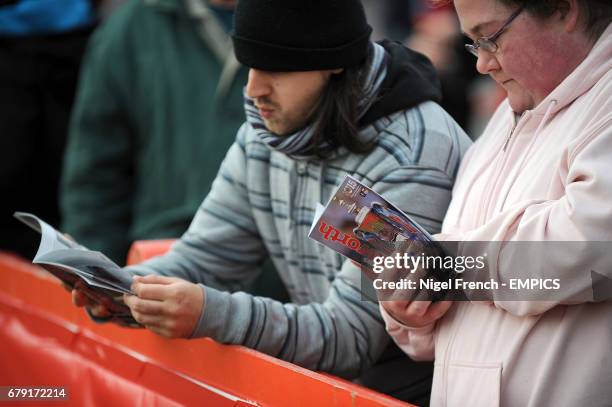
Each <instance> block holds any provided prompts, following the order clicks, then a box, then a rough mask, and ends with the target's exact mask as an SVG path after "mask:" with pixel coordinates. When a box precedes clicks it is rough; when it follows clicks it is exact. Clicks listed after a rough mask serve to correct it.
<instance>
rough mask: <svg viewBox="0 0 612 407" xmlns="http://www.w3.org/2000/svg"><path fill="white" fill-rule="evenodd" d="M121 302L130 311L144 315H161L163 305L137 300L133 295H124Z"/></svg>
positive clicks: (152, 301)
mask: <svg viewBox="0 0 612 407" xmlns="http://www.w3.org/2000/svg"><path fill="white" fill-rule="evenodd" d="M123 302H125V304H126V305H127V306H128V307H130V309H131V310H132V311H135V312H138V313H139V314H146V315H163V314H164V305H163V302H161V301H156V300H146V299H142V298H138V297H136V296H134V295H127V294H126V295H124V297H123Z"/></svg>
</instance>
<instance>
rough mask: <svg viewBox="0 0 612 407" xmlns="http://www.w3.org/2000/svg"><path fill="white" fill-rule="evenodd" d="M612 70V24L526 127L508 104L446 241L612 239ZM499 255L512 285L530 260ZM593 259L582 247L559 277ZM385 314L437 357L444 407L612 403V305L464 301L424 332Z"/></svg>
mask: <svg viewBox="0 0 612 407" xmlns="http://www.w3.org/2000/svg"><path fill="white" fill-rule="evenodd" d="M611 68H612V25H611V26H608V28H607V29H606V31H605V32H604V34H603V35H602V36H601V37H600V38H599V40H598V42H597V43H596V44H595V46H594V48H593V49H592V50H591V52H590V53H589V55H588V56H587V58H586V59H585V60H584V61H583V62H582V63H581V64H580V65H579V66H578V67H577V68H576V69H575V70H574V71H573V72H572V73H571V74H570V75H569V76H568V77H567V78H566V79H565V80H564V81H563V82H562V83H561V84H560V85H559V86H558V87H557V88H556V89H555V90H554V91H553V92H552V93H551V94H550V95H548V97H546V98H545V99H544V100H543V101H542V102H541V103H540V104H539V105H538V106H537V107H536V108H534V109H533V110H530V111H527V112H525V113H524V114H523V115H522V116H521V117H520V118H518V119H516V118H515V115H514V113H513V112H512V110H511V108H510V106H509V104H508V102H507V101H505V102H503V103H502V105H501V106H500V107H499V109H498V110H497V112H496V113H495V115H494V116H493V118H492V119H491V121H490V123H489V125H488V127H487V128H486V129H485V132H484V134H483V136H482V137H481V138H480V139H479V140H478V142H477V143H476V144H475V145H474V146H473V147H472V149H471V150H470V151H469V152H468V154H467V156H466V157H465V159H464V161H463V164H462V167H461V169H460V173H459V176H458V180H457V183H456V185H455V188H454V191H453V200H452V202H451V205H450V208H449V211H448V213H447V216H446V219H445V221H444V225H443V229H442V232H443V235H442V236H441V237H443V238H446V239H450V240H458V241H568V240H577V241H578V240H582V241H612V69H611ZM504 147H505V148H504ZM488 255H493V256H499V270H497V274H496V276H495V277H496V278H497V279H498V280H501V281H503V280H504V279H505V278H508V277H509V276H512V274H513V272H512V271H513V270H517V267H521V265H522V264H524V261H525V259H521V258H520V256H504V253H503V252H499V253H488ZM605 257H606V258H605V259H603V260H604V264H603V266H604V267H607V270H608V271H610V270H612V253H609V254H608V255H607V256H605ZM601 260H602V259H598V261H599V263H598V267H601V266H602V264H601ZM592 261H594V259H591V258H589V257H588V256H587V255H584V254H582V252H579V251H576V252H575V253H571V256H568V259H567V261H566V262H565V263H560V264H558V267H557V268H558V270H557V272H558V273H559V275H561V276H563V277H564V278H571V277H572V272H575V270H576V268H575V265H576V264H581V265H586V266H587V267H588V266H589V264H590V262H592ZM382 313H383V317H384V318H385V321H386V323H387V329H388V331H389V333H390V334H391V336H392V337H393V339H394V340H395V342H396V343H397V344H398V345H399V346H400V347H401V348H402V349H403V350H404V351H405V352H406V353H407V354H408V355H409V356H411V357H412V358H414V359H417V360H431V359H435V371H434V383H433V389H432V400H431V405H432V406H471V407H474V406H483V407H492V406H498V405H501V406H521V407H522V406H608V407H610V406H612V303H611V302H600V303H595V302H583V303H581V304H575V305H567V303H566V302H564V301H563V299H559V301H555V302H551V301H549V302H527V301H515V302H508V301H506V302H503V301H493V302H491V303H478V302H457V303H455V304H454V305H453V306H452V308H451V309H450V311H449V312H448V313H447V314H446V315H445V316H444V317H443V318H442V319H441V320H439V321H438V322H437V323H436V324H433V325H431V326H427V327H424V328H420V329H414V328H410V327H406V326H404V325H402V324H399V323H397V322H396V321H395V320H393V319H391V318H390V317H389V315H388V314H386V313H385V312H384V310H383V311H382Z"/></svg>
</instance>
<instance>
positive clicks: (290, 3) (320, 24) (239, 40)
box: [232, 0, 372, 72]
mask: <svg viewBox="0 0 612 407" xmlns="http://www.w3.org/2000/svg"><path fill="white" fill-rule="evenodd" d="M371 32H372V28H371V27H370V26H369V25H368V23H367V21H366V17H365V12H364V10H363V6H362V5H361V2H360V0H238V4H237V6H236V11H235V14H234V32H233V33H232V39H233V40H234V51H235V53H236V58H237V59H238V61H240V62H241V63H242V64H243V65H245V66H247V67H249V68H255V69H260V70H263V71H273V72H288V71H318V70H324V69H335V68H346V67H349V66H354V65H358V64H359V63H360V62H361V61H363V60H364V58H365V57H366V55H367V50H368V44H369V41H370V34H371Z"/></svg>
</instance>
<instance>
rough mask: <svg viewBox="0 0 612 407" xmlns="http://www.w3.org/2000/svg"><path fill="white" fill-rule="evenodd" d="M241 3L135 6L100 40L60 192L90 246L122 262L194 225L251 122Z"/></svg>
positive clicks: (73, 226) (174, 1) (83, 87)
mask: <svg viewBox="0 0 612 407" xmlns="http://www.w3.org/2000/svg"><path fill="white" fill-rule="evenodd" d="M218 3H222V4H221V5H217V4H218ZM233 3H235V2H227V1H225V2H223V1H219V0H216V1H215V0H212V1H211V3H210V4H207V2H205V1H204V0H164V1H161V0H153V1H143V0H128V1H127V2H126V3H125V4H124V5H122V6H121V7H120V8H119V9H118V10H116V11H115V13H114V14H113V15H112V16H111V17H110V18H109V19H108V20H107V21H106V22H105V24H104V25H103V26H102V27H100V29H99V30H97V31H96V32H95V34H94V35H93V36H92V40H91V43H90V44H89V47H88V50H87V53H86V57H85V60H84V63H83V69H82V72H81V79H80V83H79V89H78V94H77V99H76V102H75V107H74V112H73V116H72V121H71V125H70V136H69V143H68V146H67V150H66V157H65V167H64V173H63V180H62V190H61V192H62V195H61V204H62V214H63V219H64V221H63V229H64V230H65V231H66V232H68V233H69V234H70V235H72V236H73V237H74V238H75V239H76V240H78V241H79V242H80V243H82V244H84V245H85V246H88V247H90V248H92V249H95V250H100V251H102V252H104V253H105V254H106V255H108V256H109V257H111V258H112V259H113V260H115V261H116V262H118V263H120V264H123V263H124V262H125V258H126V254H127V251H128V248H129V246H130V244H131V243H132V242H133V241H134V240H139V239H154V238H172V237H178V236H180V235H181V234H182V233H183V232H184V231H185V229H187V226H189V222H190V220H191V218H192V216H193V213H195V211H196V209H197V207H198V206H199V203H200V202H201V201H202V199H203V197H204V196H206V194H207V193H208V189H209V188H210V184H211V182H212V179H213V177H214V175H215V174H216V172H217V169H218V167H219V165H220V163H221V159H222V158H223V156H224V155H225V152H226V150H227V149H228V147H229V146H230V144H231V143H232V141H233V139H234V136H235V133H236V130H237V129H238V127H239V126H240V124H241V123H242V122H243V121H244V111H243V109H242V88H243V87H244V85H245V83H246V70H245V69H243V68H241V67H240V65H239V64H238V62H237V61H236V60H235V58H234V57H233V52H232V47H231V42H230V38H229V35H228V31H229V30H230V28H231V20H232V8H233ZM178 179H180V180H181V182H177V180H178Z"/></svg>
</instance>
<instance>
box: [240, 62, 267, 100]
mask: <svg viewBox="0 0 612 407" xmlns="http://www.w3.org/2000/svg"><path fill="white" fill-rule="evenodd" d="M270 84H271V82H270V75H269V74H268V73H267V72H265V71H260V70H258V69H253V68H251V69H250V70H249V80H248V82H247V86H246V92H247V96H248V97H250V98H251V99H255V98H260V97H264V96H268V95H269V94H270V92H271V89H272V88H271V86H270Z"/></svg>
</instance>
